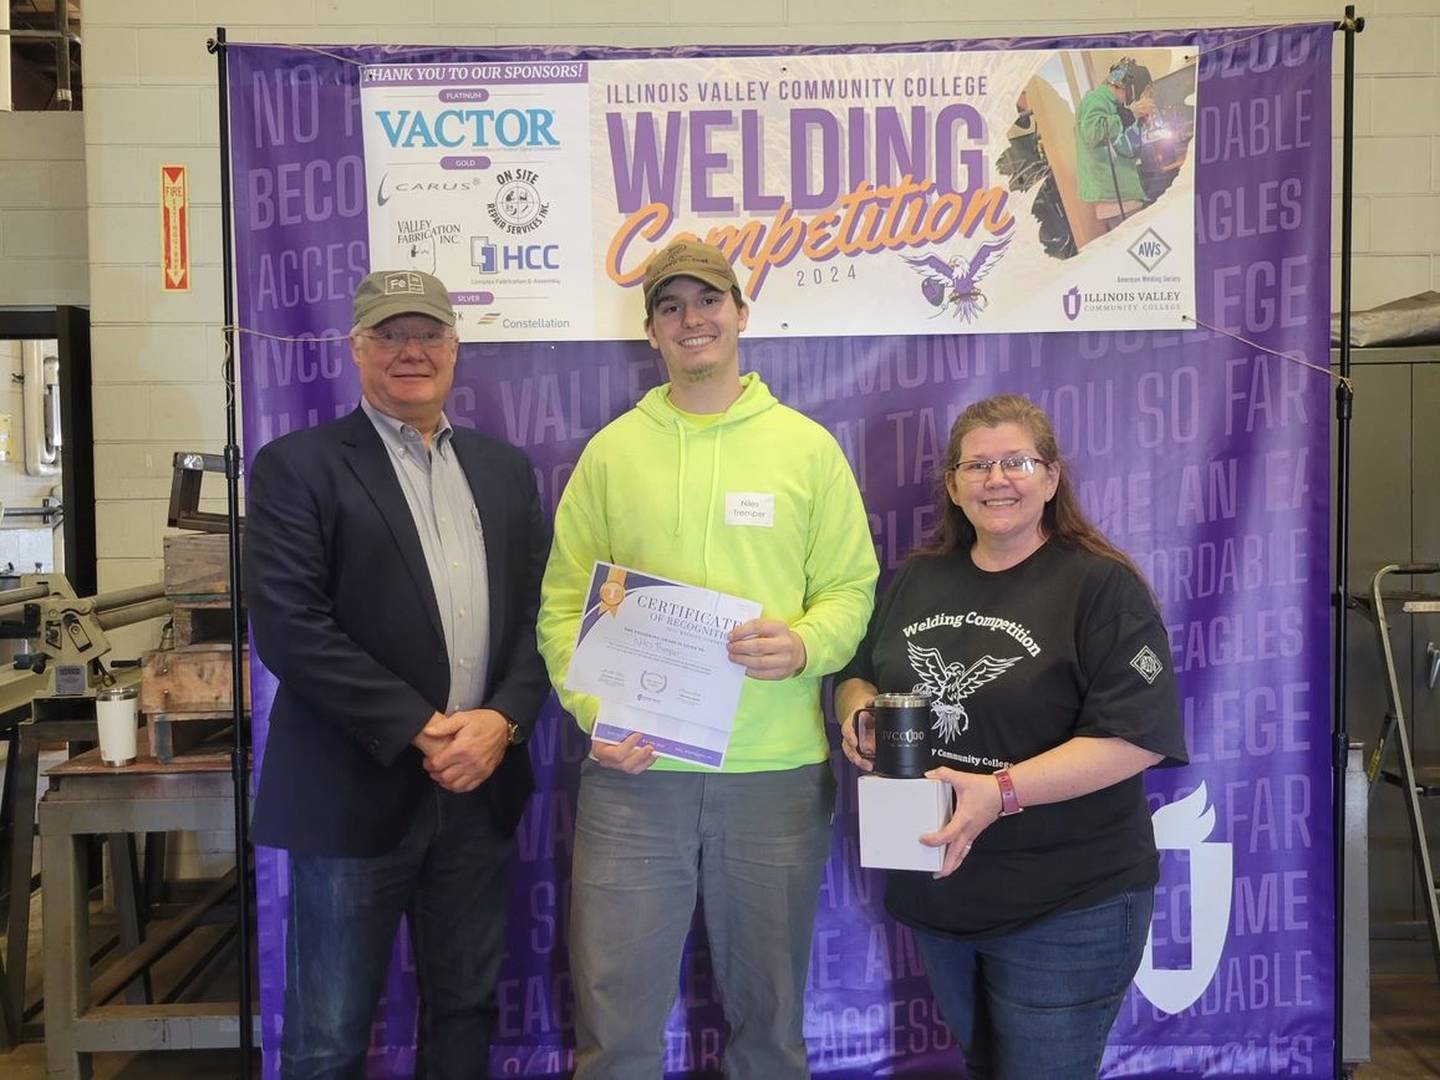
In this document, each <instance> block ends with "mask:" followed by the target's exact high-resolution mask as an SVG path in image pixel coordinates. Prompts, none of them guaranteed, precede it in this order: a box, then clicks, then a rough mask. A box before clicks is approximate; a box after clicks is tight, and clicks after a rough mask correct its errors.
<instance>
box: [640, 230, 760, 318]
mask: <svg viewBox="0 0 1440 1080" xmlns="http://www.w3.org/2000/svg"><path fill="white" fill-rule="evenodd" d="M677 277H690V278H694V279H695V280H696V281H703V282H704V283H705V284H706V285H709V286H710V287H711V288H712V289H719V290H720V291H721V292H728V291H729V290H730V289H733V288H735V287H736V286H737V285H739V282H738V281H736V279H735V268H734V267H733V266H731V265H730V260H729V259H727V258H725V255H724V254H723V253H722V252H721V250H720V249H719V248H717V247H716V246H715V245H714V244H706V243H703V242H701V241H699V240H676V241H675V242H674V243H673V244H671V245H669V246H668V247H667V248H665V249H664V250H663V251H661V252H659V253H658V254H657V255H656V256H655V257H654V258H652V259H651V260H650V265H649V266H647V267H646V268H645V310H646V311H649V310H650V299H651V297H653V296H654V295H655V290H656V289H658V288H660V286H661V285H664V284H665V282H667V281H669V280H670V279H671V278H677Z"/></svg>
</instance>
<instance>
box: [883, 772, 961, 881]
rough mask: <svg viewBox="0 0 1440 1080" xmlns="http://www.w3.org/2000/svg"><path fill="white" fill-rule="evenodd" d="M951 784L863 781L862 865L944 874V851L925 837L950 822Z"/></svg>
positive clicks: (886, 780) (924, 781) (919, 781)
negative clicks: (927, 843) (922, 840)
mask: <svg viewBox="0 0 1440 1080" xmlns="http://www.w3.org/2000/svg"><path fill="white" fill-rule="evenodd" d="M950 806H951V797H950V786H949V785H948V784H946V783H945V782H944V781H942V780H925V779H919V780H897V779H893V778H891V777H888V776H862V777H860V865H861V866H867V867H871V868H874V869H877V870H930V871H934V870H939V869H940V866H941V864H942V863H943V862H944V861H945V849H944V848H943V847H926V846H925V845H924V844H922V843H920V836H921V835H922V834H924V833H932V832H935V831H936V830H937V829H939V828H940V827H941V826H943V825H944V824H945V822H946V821H948V820H949V818H950Z"/></svg>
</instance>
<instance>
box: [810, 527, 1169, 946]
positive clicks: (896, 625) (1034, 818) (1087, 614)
mask: <svg viewBox="0 0 1440 1080" xmlns="http://www.w3.org/2000/svg"><path fill="white" fill-rule="evenodd" d="M847 678H861V679H865V680H866V681H868V682H871V683H873V684H874V685H875V686H876V687H877V688H878V689H879V690H880V691H881V692H890V693H895V692H901V691H912V690H914V691H923V692H926V693H929V694H931V695H932V698H933V703H932V705H931V711H932V714H933V716H932V729H931V752H932V757H933V760H934V763H935V764H936V765H948V766H950V767H951V768H954V769H959V770H962V771H966V772H978V773H993V772H996V771H997V770H999V769H1002V768H1008V767H1009V766H1012V765H1014V764H1016V763H1017V762H1021V761H1024V760H1026V759H1027V758H1031V757H1034V756H1035V755H1036V754H1039V753H1042V752H1044V751H1046V750H1049V749H1051V748H1053V747H1056V746H1059V745H1060V744H1061V743H1064V742H1066V741H1068V740H1069V739H1071V738H1072V737H1074V736H1077V735H1081V736H1096V737H1107V736H1108V737H1115V738H1121V739H1124V740H1126V741H1127V742H1130V743H1133V744H1135V745H1136V746H1139V747H1143V748H1144V749H1146V750H1152V751H1154V752H1156V753H1158V754H1163V755H1165V758H1166V761H1165V762H1164V764H1167V765H1181V764H1184V763H1185V762H1186V760H1187V757H1186V751H1185V737H1184V732H1183V727H1182V724H1181V718H1180V703H1179V698H1178V695H1177V693H1176V687H1175V675H1174V672H1173V670H1172V669H1171V665H1170V647H1169V643H1168V640H1167V638H1166V634H1165V627H1164V625H1163V624H1162V623H1161V621H1160V616H1159V614H1158V613H1157V611H1156V610H1155V603H1154V601H1153V600H1152V599H1151V597H1150V594H1149V592H1148V590H1147V589H1146V588H1145V586H1144V584H1143V583H1142V582H1141V581H1140V580H1139V579H1138V578H1137V577H1136V576H1135V574H1134V573H1133V572H1132V571H1131V570H1129V569H1128V568H1127V567H1125V566H1124V565H1122V564H1121V563H1118V562H1116V561H1115V560H1113V559H1107V558H1104V557H1102V556H1098V555H1093V554H1091V553H1090V552H1087V551H1083V550H1076V549H1071V548H1063V547H1060V546H1058V545H1057V544H1055V543H1047V544H1045V545H1044V546H1043V547H1041V548H1040V549H1039V550H1038V551H1036V552H1035V553H1034V554H1033V555H1031V556H1030V557H1029V558H1027V559H1026V560H1025V561H1024V562H1022V563H1020V564H1019V565H1018V566H1013V567H1011V568H1010V569H1008V570H1002V571H998V572H994V573H991V572H987V571H984V570H980V569H978V568H977V567H976V566H975V564H974V563H973V562H972V561H971V559H970V555H969V553H968V552H965V553H956V554H952V555H920V556H916V557H914V558H912V559H910V561H909V562H907V563H906V564H905V565H904V567H902V568H901V570H900V572H899V573H898V574H896V575H895V578H894V580H893V581H892V582H891V583H890V587H889V589H888V590H887V591H886V593H885V596H884V598H883V599H882V601H881V602H880V604H879V605H878V606H877V607H876V609H875V613H874V616H873V617H872V618H871V621H870V629H869V631H868V632H867V633H866V635H865V640H864V642H862V643H861V646H860V651H859V652H858V653H857V654H856V655H855V658H854V659H853V660H851V661H850V664H849V665H848V666H847V667H846V668H845V670H843V671H842V672H840V674H839V675H838V676H837V680H844V679H847ZM1158 876H1159V860H1158V857H1157V855H1156V851H1155V835H1154V832H1153V830H1152V828H1151V825H1150V814H1149V812H1148V809H1147V807H1146V805H1145V794H1144V787H1143V785H1142V781H1141V778H1140V777H1139V776H1135V777H1131V778H1130V779H1129V780H1124V781H1122V782H1120V783H1118V784H1115V785H1112V786H1111V787H1108V788H1102V789H1101V790H1099V791H1095V792H1091V793H1090V794H1089V795H1084V796H1081V797H1080V798H1077V799H1070V800H1068V801H1066V802H1060V803H1051V804H1049V805H1044V806H1031V807H1027V808H1026V810H1025V812H1024V813H1022V814H1016V815H1013V816H1010V817H1004V818H1000V819H998V820H996V821H995V822H994V824H992V825H991V826H990V827H989V828H987V829H986V830H985V831H984V832H983V833H981V834H980V836H979V837H978V838H977V839H976V841H975V846H974V848H973V849H972V850H971V852H970V854H969V855H968V856H967V857H966V859H965V862H964V863H963V864H962V865H961V867H960V868H959V869H958V870H956V871H955V873H953V874H951V875H950V876H949V877H948V878H945V879H943V880H940V881H936V880H934V879H933V878H931V877H930V875H928V874H922V873H915V872H908V871H892V872H891V873H889V875H888V879H887V886H886V891H885V904H886V907H887V908H888V909H889V911H890V913H891V914H892V915H894V916H895V917H896V918H897V919H899V920H901V921H902V922H905V923H909V924H910V925H913V926H918V927H923V928H925V929H928V930H936V931H941V932H945V933H952V934H957V935H965V936H985V935H992V934H1000V933H1005V932H1008V931H1010V930H1014V929H1017V928H1019V927H1021V926H1024V925H1026V924H1027V923H1031V922H1034V921H1035V920H1036V919H1040V918H1043V917H1044V916H1046V915H1050V914H1053V913H1055V912H1059V911H1065V910H1070V909H1074V908H1081V907H1088V906H1091V905H1093V904H1098V903H1100V902H1101V901H1102V900H1105V899H1108V898H1109V897H1111V896H1114V895H1115V894H1117V893H1119V892H1122V891H1123V890H1125V889H1130V888H1138V887H1143V886H1147V885H1153V884H1154V883H1155V882H1156V880H1157V879H1158Z"/></svg>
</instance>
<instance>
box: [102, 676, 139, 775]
mask: <svg viewBox="0 0 1440 1080" xmlns="http://www.w3.org/2000/svg"><path fill="white" fill-rule="evenodd" d="M139 704H140V693H139V691H138V690H136V689H135V687H133V686H107V687H106V688H105V689H103V690H101V691H100V692H99V693H97V694H96V695H95V719H96V721H97V723H98V724H99V726H100V760H101V761H103V762H105V764H106V765H129V764H130V763H131V762H132V761H134V760H135V741H136V736H137V733H138V730H139V727H140V717H139Z"/></svg>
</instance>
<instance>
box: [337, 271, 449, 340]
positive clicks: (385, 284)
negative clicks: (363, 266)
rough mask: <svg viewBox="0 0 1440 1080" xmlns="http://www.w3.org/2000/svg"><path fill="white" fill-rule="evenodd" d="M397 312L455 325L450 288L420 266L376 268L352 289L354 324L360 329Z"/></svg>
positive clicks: (377, 323) (366, 327)
mask: <svg viewBox="0 0 1440 1080" xmlns="http://www.w3.org/2000/svg"><path fill="white" fill-rule="evenodd" d="M396 315H428V316H430V318H432V319H438V320H440V321H441V322H442V323H444V324H445V325H446V326H454V325H455V309H454V308H453V307H451V306H450V291H449V290H448V289H446V288H445V284H444V282H442V281H441V280H440V279H439V278H437V277H435V276H434V275H433V274H426V273H424V272H422V271H420V270H376V271H375V272H374V273H371V274H366V275H365V280H364V281H362V282H360V287H359V288H358V289H356V290H355V325H356V326H358V327H359V328H360V329H362V330H368V329H370V327H372V326H378V325H379V324H380V323H382V322H384V321H385V320H386V319H389V318H393V317H394V316H396Z"/></svg>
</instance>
